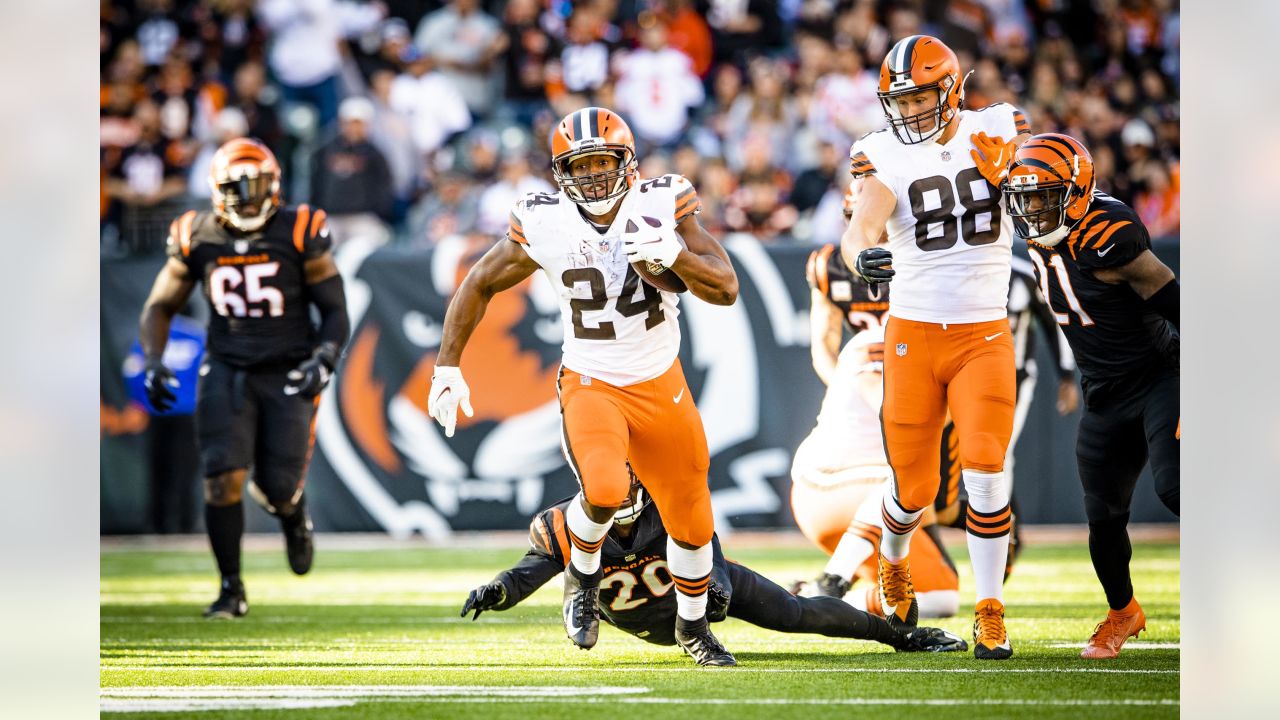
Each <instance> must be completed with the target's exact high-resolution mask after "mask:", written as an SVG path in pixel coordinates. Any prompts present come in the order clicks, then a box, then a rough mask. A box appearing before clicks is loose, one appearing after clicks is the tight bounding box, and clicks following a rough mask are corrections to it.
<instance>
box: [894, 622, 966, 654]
mask: <svg viewBox="0 0 1280 720" xmlns="http://www.w3.org/2000/svg"><path fill="white" fill-rule="evenodd" d="M894 649H895V650H897V651H898V652H964V651H966V650H968V649H969V643H967V642H965V641H964V638H962V637H960V636H959V635H953V634H951V633H949V632H947V631H946V630H943V629H942V628H933V627H918V628H916V629H915V630H912V631H911V632H909V633H907V634H906V635H904V636H903V644H902V645H899V646H898V647H896V648H894Z"/></svg>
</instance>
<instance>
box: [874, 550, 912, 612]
mask: <svg viewBox="0 0 1280 720" xmlns="http://www.w3.org/2000/svg"><path fill="white" fill-rule="evenodd" d="M879 595H880V598H879V599H880V608H881V611H882V612H883V613H884V619H885V620H886V621H888V623H889V627H891V628H893V629H894V630H906V631H910V630H914V629H915V627H916V624H917V622H918V621H919V618H920V605H919V604H918V603H917V602H916V589H915V586H913V585H912V584H911V565H910V563H909V561H908V560H907V558H902V559H901V560H899V561H898V562H896V563H892V562H889V561H888V560H886V559H885V557H884V555H881V556H880V592H879Z"/></svg>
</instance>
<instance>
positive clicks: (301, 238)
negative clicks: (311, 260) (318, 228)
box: [293, 204, 311, 252]
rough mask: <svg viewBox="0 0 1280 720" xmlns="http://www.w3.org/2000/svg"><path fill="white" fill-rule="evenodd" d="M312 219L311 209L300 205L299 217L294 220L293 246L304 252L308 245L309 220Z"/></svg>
mask: <svg viewBox="0 0 1280 720" xmlns="http://www.w3.org/2000/svg"><path fill="white" fill-rule="evenodd" d="M310 218H311V207H310V206H309V205H305V204H304V205H299V206H298V215H297V217H295V218H294V219H293V246H294V247H295V248H297V249H298V252H302V248H304V247H306V244H307V220H309V219H310Z"/></svg>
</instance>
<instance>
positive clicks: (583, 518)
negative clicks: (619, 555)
mask: <svg viewBox="0 0 1280 720" xmlns="http://www.w3.org/2000/svg"><path fill="white" fill-rule="evenodd" d="M565 525H566V526H567V527H568V530H569V542H570V545H572V547H571V548H570V550H569V557H570V558H571V561H572V562H573V566H574V567H575V568H577V570H578V572H579V573H581V574H583V575H593V574H595V572H596V571H597V570H599V569H600V546H601V545H603V544H604V536H605V535H607V534H608V533H609V527H610V526H612V525H613V518H612V517H610V518H609V520H608V522H604V523H598V522H595V521H593V520H592V519H591V518H589V517H587V511H586V510H583V509H582V493H578V495H577V496H576V497H574V499H573V502H570V503H569V510H568V511H567V512H566V513H565Z"/></svg>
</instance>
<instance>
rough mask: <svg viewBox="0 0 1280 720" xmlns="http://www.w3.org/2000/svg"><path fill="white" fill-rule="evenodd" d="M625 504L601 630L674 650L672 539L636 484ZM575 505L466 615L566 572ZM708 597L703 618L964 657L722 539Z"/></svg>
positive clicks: (606, 577) (607, 564) (543, 530)
mask: <svg viewBox="0 0 1280 720" xmlns="http://www.w3.org/2000/svg"><path fill="white" fill-rule="evenodd" d="M632 478H633V479H632V484H631V488H630V492H629V494H628V498H627V503H626V504H624V505H623V506H622V507H621V508H619V509H618V511H617V514H616V515H615V516H614V519H613V524H612V525H611V526H610V527H609V532H608V534H607V535H606V536H605V538H604V542H603V544H602V545H601V548H600V553H601V565H602V573H603V578H602V579H601V581H600V598H599V602H600V612H601V614H602V615H603V617H604V620H605V622H608V623H609V624H610V625H613V626H614V627H616V628H618V629H619V630H622V631H623V632H625V633H628V634H630V635H634V636H635V637H638V638H640V639H641V640H644V641H646V642H650V643H654V644H656V645H675V644H676V605H677V598H676V594H675V593H674V592H673V589H674V587H675V582H674V578H673V577H672V576H671V571H670V569H669V567H668V564H667V563H668V559H667V551H668V548H669V546H668V544H667V530H666V528H664V527H663V525H662V516H661V515H660V514H659V512H658V508H657V506H656V505H654V504H652V503H650V502H649V499H648V497H647V495H646V493H645V490H644V488H643V487H642V486H641V485H640V482H639V480H637V479H635V478H634V476H632ZM572 502H574V499H573V498H567V499H565V500H563V501H561V502H559V503H557V504H555V505H553V506H552V507H550V508H548V509H546V510H544V511H542V512H541V513H539V514H538V515H537V516H536V517H534V519H533V523H532V524H531V525H530V526H529V542H530V545H531V546H532V547H530V549H529V552H528V553H526V554H525V556H524V557H523V558H522V559H521V560H520V562H519V563H517V564H516V566H515V567H513V568H511V569H509V570H504V571H503V572H501V573H498V576H497V577H495V578H494V579H493V581H492V582H490V583H487V584H485V585H481V586H480V587H478V588H476V589H474V590H472V591H471V593H470V594H469V595H468V596H467V600H466V603H464V604H463V606H462V616H463V617H465V616H466V615H467V613H469V612H473V613H474V615H472V620H474V619H476V618H477V617H479V616H480V613H481V612H483V611H485V610H508V609H510V608H512V607H515V606H516V604H518V603H519V602H520V601H522V600H524V599H525V598H527V597H529V596H530V595H532V594H533V593H534V592H535V591H536V590H537V589H538V588H540V587H542V586H543V585H545V584H546V583H547V582H548V581H550V580H551V579H552V578H554V577H555V576H557V575H559V574H561V573H562V572H566V568H567V567H568V566H569V564H570V558H569V556H570V554H571V552H572V551H571V549H570V548H571V543H570V540H569V536H568V530H567V529H566V527H565V515H566V513H567V512H568V509H569V506H570V504H571V503H572ZM712 548H713V554H714V560H713V569H712V571H711V582H710V589H709V591H708V601H707V618H708V619H709V620H711V621H712V622H718V621H721V620H724V619H725V618H726V617H733V618H738V619H739V620H744V621H746V622H749V623H751V624H753V625H758V626H760V627H763V628H766V629H769V630H777V631H778V632H791V633H817V634H820V635H826V636H828V637H843V638H855V639H859V640H873V641H875V642H879V643H883V644H885V645H888V646H889V647H892V648H894V649H896V650H898V651H901V652H912V651H928V652H953V651H964V650H967V649H968V647H967V646H966V644H965V642H964V640H962V639H961V638H959V637H956V636H955V635H952V634H951V633H948V632H946V631H943V630H940V629H938V628H926V627H921V628H915V629H913V630H912V631H901V630H895V629H893V628H891V627H889V624H888V623H887V622H885V620H884V619H883V618H880V617H876V616H874V615H870V614H868V613H865V612H863V611H861V610H858V609H856V608H854V607H852V606H850V605H849V604H847V603H845V602H843V601H841V600H838V599H835V598H829V597H813V598H798V597H795V596H793V595H792V594H791V593H789V592H787V591H786V590H785V589H783V588H782V587H781V586H779V585H777V584H776V583H774V582H772V581H770V580H769V579H768V578H766V577H764V576H763V575H760V574H759V573H756V572H755V571H753V570H751V569H750V568H748V567H746V566H744V565H740V564H738V563H735V562H733V561H730V560H726V559H725V557H724V554H723V553H722V552H721V550H720V541H719V539H717V538H715V537H713V538H712Z"/></svg>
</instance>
